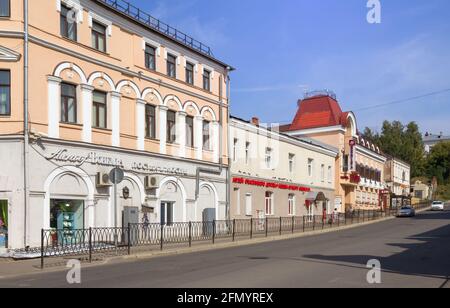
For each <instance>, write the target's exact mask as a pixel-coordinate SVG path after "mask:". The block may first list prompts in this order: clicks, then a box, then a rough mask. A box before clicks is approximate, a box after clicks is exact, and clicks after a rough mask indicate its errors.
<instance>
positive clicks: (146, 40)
mask: <svg viewBox="0 0 450 308" xmlns="http://www.w3.org/2000/svg"><path fill="white" fill-rule="evenodd" d="M147 45H149V46H151V47H153V48H155V49H156V56H157V57H160V56H161V44H160V43H158V42H155V41H154V40H151V39H149V38H146V37H144V38H142V50H143V51H145V49H146V48H147Z"/></svg>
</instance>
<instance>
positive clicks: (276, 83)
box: [132, 0, 450, 134]
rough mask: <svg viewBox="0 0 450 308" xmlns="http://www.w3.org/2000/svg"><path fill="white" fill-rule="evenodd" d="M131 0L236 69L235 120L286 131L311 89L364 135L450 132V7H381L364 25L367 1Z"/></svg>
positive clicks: (389, 2) (407, 0) (403, 0)
mask: <svg viewBox="0 0 450 308" xmlns="http://www.w3.org/2000/svg"><path fill="white" fill-rule="evenodd" d="M132 2H133V3H135V4H136V5H137V6H139V7H141V8H143V9H145V10H146V11H147V12H149V13H150V14H152V15H154V16H155V17H158V18H160V19H162V20H163V21H166V22H168V23H169V24H171V25H172V26H174V27H177V28H179V29H180V30H182V31H184V32H186V33H188V34H190V35H192V36H193V37H194V38H196V39H198V40H200V41H202V42H204V43H205V44H207V45H209V46H211V47H212V48H213V52H214V55H215V56H216V57H217V58H219V59H220V60H223V61H225V62H227V63H229V64H231V65H232V66H234V67H236V68H237V71H236V72H233V74H232V113H233V114H234V115H236V116H239V117H243V118H246V119H248V118H250V117H252V116H259V117H260V119H261V121H263V122H267V123H268V122H276V123H286V122H289V121H291V120H292V118H293V117H294V115H295V112H296V110H297V100H298V99H299V98H301V97H302V96H303V94H304V92H305V91H308V90H316V89H331V90H333V91H335V92H336V94H337V96H338V99H339V101H340V103H341V106H342V108H343V109H344V110H352V111H355V113H356V116H357V119H358V124H359V128H360V129H361V130H362V129H363V128H364V127H365V126H368V127H370V128H373V129H379V128H380V126H381V123H382V122H383V120H400V121H402V122H409V121H416V122H418V124H419V125H420V128H421V130H422V131H423V132H425V131H431V132H434V133H439V132H440V131H443V132H444V133H446V134H450V35H449V33H450V1H448V0H429V1H427V0H381V5H382V22H381V24H376V25H374V24H369V23H367V21H366V15H367V12H368V8H367V7H366V4H367V0H280V1H269V0H239V1H238V0H227V1H217V0H156V1H137V0H132ZM447 89H449V91H447V92H444V93H440V94H437V95H433V96H428V97H424V98H420V99H417V100H411V101H408V102H405V103H399V104H394V105H390V106H387V107H381V108H369V109H367V107H370V106H374V105H379V104H385V103H388V102H392V101H398V100H404V99H408V98H411V97H417V96H421V95H423V94H427V93H431V92H439V91H442V90H447Z"/></svg>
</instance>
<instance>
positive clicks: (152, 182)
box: [144, 176, 159, 189]
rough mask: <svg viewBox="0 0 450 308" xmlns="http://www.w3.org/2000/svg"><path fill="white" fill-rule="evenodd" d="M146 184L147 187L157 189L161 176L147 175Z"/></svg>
mask: <svg viewBox="0 0 450 308" xmlns="http://www.w3.org/2000/svg"><path fill="white" fill-rule="evenodd" d="M144 184H145V189H156V188H159V177H157V176H146V177H145V183H144Z"/></svg>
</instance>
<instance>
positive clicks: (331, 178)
mask: <svg viewBox="0 0 450 308" xmlns="http://www.w3.org/2000/svg"><path fill="white" fill-rule="evenodd" d="M332 182H333V167H331V166H328V183H330V184H331V183H332Z"/></svg>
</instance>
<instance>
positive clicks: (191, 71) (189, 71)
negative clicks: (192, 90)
mask: <svg viewBox="0 0 450 308" xmlns="http://www.w3.org/2000/svg"><path fill="white" fill-rule="evenodd" d="M189 68H192V69H189ZM194 71H195V65H194V64H193V63H191V62H186V70H185V72H186V83H187V84H190V85H194V82H195V80H194ZM189 77H191V78H192V79H191V80H189Z"/></svg>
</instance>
